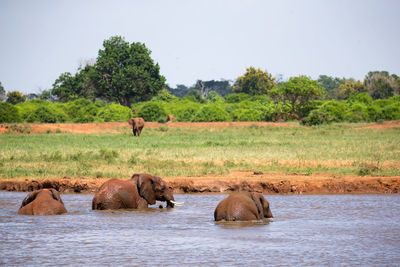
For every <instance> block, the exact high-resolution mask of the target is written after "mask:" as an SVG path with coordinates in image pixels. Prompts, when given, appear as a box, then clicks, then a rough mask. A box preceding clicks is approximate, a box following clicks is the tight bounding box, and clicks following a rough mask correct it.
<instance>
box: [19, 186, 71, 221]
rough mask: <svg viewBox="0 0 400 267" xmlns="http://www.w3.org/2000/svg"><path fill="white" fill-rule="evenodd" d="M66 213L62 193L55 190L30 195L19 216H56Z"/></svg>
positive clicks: (22, 205)
mask: <svg viewBox="0 0 400 267" xmlns="http://www.w3.org/2000/svg"><path fill="white" fill-rule="evenodd" d="M66 212H67V209H66V208H65V207H64V203H63V202H62V200H61V196H60V193H58V191H57V190H55V189H39V190H35V191H33V192H31V193H29V194H28V195H27V196H26V197H25V199H24V200H23V201H22V204H21V207H20V208H19V210H18V214H22V215H56V214H63V213H66Z"/></svg>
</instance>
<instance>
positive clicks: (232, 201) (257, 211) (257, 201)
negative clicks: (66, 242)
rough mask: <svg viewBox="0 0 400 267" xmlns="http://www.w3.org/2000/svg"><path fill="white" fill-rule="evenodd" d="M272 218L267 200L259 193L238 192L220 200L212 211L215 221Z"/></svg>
mask: <svg viewBox="0 0 400 267" xmlns="http://www.w3.org/2000/svg"><path fill="white" fill-rule="evenodd" d="M263 218H272V212H271V210H270V208H269V203H268V201H267V200H266V199H265V198H264V196H263V195H262V194H260V193H253V192H239V193H233V194H231V195H229V196H228V197H227V198H225V199H224V200H222V201H221V202H220V203H219V204H218V206H217V207H216V209H215V211H214V219H215V220H216V221H221V220H225V221H251V220H262V219H263Z"/></svg>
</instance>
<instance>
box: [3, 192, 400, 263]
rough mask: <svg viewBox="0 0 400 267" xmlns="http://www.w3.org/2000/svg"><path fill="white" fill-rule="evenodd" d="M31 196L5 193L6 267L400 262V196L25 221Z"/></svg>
mask: <svg viewBox="0 0 400 267" xmlns="http://www.w3.org/2000/svg"><path fill="white" fill-rule="evenodd" d="M26 194H27V193H15V192H4V191H3V192H0V265H23V266H29V265H30V266H32V265H35V266H47V265H49V266H50V265H51V266H54V265H57V266H58V265H72V266H79V265H85V266H97V265H108V266H115V265H122V266H149V265H156V266H157V265H158V266H159V265H162V266H200V265H206V266H256V265H264V266H312V265H313V266H400V195H303V196H281V195H272V196H266V198H267V200H268V201H269V202H270V205H271V210H272V213H273V215H274V216H275V218H273V219H272V221H270V222H264V223H245V224H244V223H229V224H227V223H215V222H214V221H213V213H214V209H215V207H216V206H217V204H218V202H219V201H221V200H222V199H223V198H225V197H226V195H191V194H185V195H175V200H176V201H181V202H182V201H183V202H185V203H184V205H183V206H181V207H176V208H175V209H171V210H167V209H162V210H160V209H158V208H156V206H155V207H154V208H152V209H149V210H148V211H92V210H91V200H92V197H93V195H90V194H63V195H62V199H63V201H64V203H65V206H66V208H67V210H68V214H65V215H57V216H23V215H17V210H18V208H19V205H20V203H21V201H22V199H24V197H25V196H26Z"/></svg>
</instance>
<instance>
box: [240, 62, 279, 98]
mask: <svg viewBox="0 0 400 267" xmlns="http://www.w3.org/2000/svg"><path fill="white" fill-rule="evenodd" d="M276 85H277V84H276V82H275V77H272V75H271V74H269V73H268V72H266V71H262V70H260V69H259V68H257V69H256V68H254V67H249V68H247V69H246V73H245V74H244V75H242V76H240V77H239V78H237V80H236V83H235V85H234V86H233V91H234V92H235V93H246V94H249V95H264V94H267V93H268V91H269V90H270V89H272V88H273V87H275V86H276Z"/></svg>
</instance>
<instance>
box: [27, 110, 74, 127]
mask: <svg viewBox="0 0 400 267" xmlns="http://www.w3.org/2000/svg"><path fill="white" fill-rule="evenodd" d="M66 120H67V115H66V114H65V113H64V112H63V111H62V110H57V109H54V108H51V107H49V106H42V107H39V108H37V109H36V110H35V111H34V112H32V113H31V114H30V115H29V116H28V118H27V119H26V121H27V122H43V123H55V122H65V121H66Z"/></svg>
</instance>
